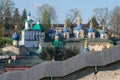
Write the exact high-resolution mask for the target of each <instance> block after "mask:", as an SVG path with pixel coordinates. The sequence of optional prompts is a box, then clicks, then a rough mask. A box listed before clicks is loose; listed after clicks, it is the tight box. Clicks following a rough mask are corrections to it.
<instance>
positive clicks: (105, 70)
mask: <svg viewBox="0 0 120 80" xmlns="http://www.w3.org/2000/svg"><path fill="white" fill-rule="evenodd" d="M40 80H50V77H47V78H43V79H40ZM53 80H120V61H118V62H115V63H112V64H109V65H107V66H99V67H98V73H97V74H96V75H95V74H94V67H87V68H83V69H81V70H78V71H76V72H74V73H72V74H69V75H67V76H64V77H54V78H53Z"/></svg>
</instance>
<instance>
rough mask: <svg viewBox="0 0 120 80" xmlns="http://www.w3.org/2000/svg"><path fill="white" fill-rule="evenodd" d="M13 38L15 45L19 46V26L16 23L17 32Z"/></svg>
mask: <svg viewBox="0 0 120 80" xmlns="http://www.w3.org/2000/svg"><path fill="white" fill-rule="evenodd" d="M12 39H13V45H14V46H19V39H20V35H19V33H18V32H17V26H16V25H15V32H14V33H13V35H12Z"/></svg>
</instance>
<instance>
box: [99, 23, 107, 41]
mask: <svg viewBox="0 0 120 80" xmlns="http://www.w3.org/2000/svg"><path fill="white" fill-rule="evenodd" d="M102 26H103V28H102V30H101V31H100V38H101V39H107V34H106V30H105V24H103V25H102Z"/></svg>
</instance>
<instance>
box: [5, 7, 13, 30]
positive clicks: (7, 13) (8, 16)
mask: <svg viewBox="0 0 120 80" xmlns="http://www.w3.org/2000/svg"><path fill="white" fill-rule="evenodd" d="M11 19H12V17H11V12H10V8H9V7H7V8H6V9H5V12H4V27H5V29H10V25H11V22H12V21H11Z"/></svg>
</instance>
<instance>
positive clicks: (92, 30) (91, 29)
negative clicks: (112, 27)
mask: <svg viewBox="0 0 120 80" xmlns="http://www.w3.org/2000/svg"><path fill="white" fill-rule="evenodd" d="M88 38H95V32H94V29H93V22H92V20H91V21H90V28H89V29H88Z"/></svg>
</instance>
